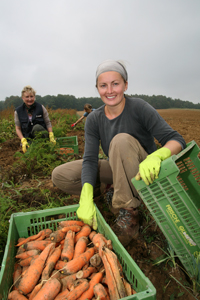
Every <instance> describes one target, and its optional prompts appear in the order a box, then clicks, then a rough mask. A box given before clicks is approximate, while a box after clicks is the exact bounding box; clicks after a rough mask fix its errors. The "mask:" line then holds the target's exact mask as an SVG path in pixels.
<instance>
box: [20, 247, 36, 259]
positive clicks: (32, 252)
mask: <svg viewBox="0 0 200 300" xmlns="http://www.w3.org/2000/svg"><path fill="white" fill-rule="evenodd" d="M37 254H39V250H37V249H34V250H29V251H25V252H22V253H21V254H17V255H16V256H15V257H16V258H20V259H25V258H28V257H30V256H34V255H37Z"/></svg>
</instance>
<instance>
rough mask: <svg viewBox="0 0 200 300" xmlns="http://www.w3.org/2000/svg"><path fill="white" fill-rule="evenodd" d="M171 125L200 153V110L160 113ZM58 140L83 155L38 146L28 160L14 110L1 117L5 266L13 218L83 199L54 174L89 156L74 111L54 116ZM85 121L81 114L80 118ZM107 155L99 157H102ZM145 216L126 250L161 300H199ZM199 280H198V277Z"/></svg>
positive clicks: (99, 198) (100, 199) (0, 222)
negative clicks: (68, 141) (58, 183)
mask: <svg viewBox="0 0 200 300" xmlns="http://www.w3.org/2000/svg"><path fill="white" fill-rule="evenodd" d="M158 112H159V113H160V115H161V116H162V117H163V118H164V119H165V120H166V121H167V123H168V124H169V125H170V126H171V127H172V128H173V129H175V130H177V131H178V132H179V133H180V134H181V135H182V136H183V137H184V139H185V141H186V143H188V142H190V141H192V140H194V141H195V142H196V143H197V145H198V146H199V147H200V110H178V109H177V110H171V109H168V110H158ZM49 115H50V119H51V121H52V125H53V131H54V134H55V137H66V136H77V137H78V148H79V154H75V155H70V156H67V155H61V154H59V152H58V151H57V150H58V145H56V146H53V145H52V144H51V143H49V142H44V141H35V143H34V147H33V148H32V149H31V151H30V152H29V154H23V153H22V151H21V148H20V141H19V139H18V137H17V136H16V133H15V126H14V120H13V110H12V109H8V110H6V111H3V112H0V128H1V130H0V184H1V190H0V215H1V218H0V263H1V261H2V257H3V254H4V247H5V245H6V240H7V232H8V227H9V219H10V216H11V214H12V213H15V212H22V211H23V212H28V211H31V210H32V211H35V210H41V209H42V210H43V209H48V208H54V207H60V206H66V205H73V204H77V203H78V201H79V197H78V196H75V195H66V194H65V193H63V192H61V191H60V190H58V189H57V188H56V187H53V185H52V182H51V172H52V170H53V169H54V168H55V167H56V166H57V165H60V164H62V163H65V162H67V161H70V160H75V159H80V158H82V156H83V152H84V124H83V123H80V124H78V125H77V126H76V127H75V128H74V129H72V128H71V126H70V125H71V124H72V123H73V122H74V121H75V120H77V118H78V113H77V112H76V111H74V110H56V111H52V110H49ZM79 115H81V112H79ZM102 156H103V153H100V157H102ZM102 191H103V190H99V192H98V193H97V195H96V198H95V202H96V204H97V206H98V208H99V210H100V211H101V213H102V215H103V217H104V218H105V220H106V221H107V223H108V224H111V223H112V222H113V221H114V216H113V215H112V213H111V212H109V210H108V208H107V206H106V201H104V200H105V198H106V197H107V195H106V194H103V193H102ZM141 214H142V215H143V219H142V224H141V228H140V236H139V238H138V240H137V241H133V242H131V243H130V244H129V245H128V246H127V247H126V250H127V251H128V253H129V254H130V255H131V256H132V258H133V259H134V260H135V262H136V263H137V265H138V266H139V267H140V269H141V270H142V271H143V273H144V274H145V275H146V276H147V277H148V278H149V279H150V280H151V282H152V283H153V285H154V286H155V288H156V290H157V300H173V299H180V300H183V299H184V300H192V299H200V298H199V292H200V289H199V287H198V285H197V276H198V275H199V276H200V271H199V273H198V272H197V274H196V275H195V274H194V278H191V276H188V275H187V273H186V271H185V270H184V268H183V266H182V265H181V262H180V261H179V259H178V258H177V257H176V254H175V253H173V251H171V249H170V248H169V245H168V244H167V242H166V240H165V238H164V236H163V234H162V232H161V231H160V229H159V228H158V226H157V224H156V223H155V221H154V220H153V218H152V216H151V215H150V213H149V212H148V210H147V209H146V207H145V205H142V206H141ZM195 276H196V277H195Z"/></svg>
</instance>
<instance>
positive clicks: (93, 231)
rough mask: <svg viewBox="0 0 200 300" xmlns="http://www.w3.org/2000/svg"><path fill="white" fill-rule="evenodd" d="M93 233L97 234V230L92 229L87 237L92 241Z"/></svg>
mask: <svg viewBox="0 0 200 300" xmlns="http://www.w3.org/2000/svg"><path fill="white" fill-rule="evenodd" d="M95 234H97V232H96V231H95V230H92V231H91V232H90V234H89V239H90V240H91V241H92V239H93V237H94V236H95Z"/></svg>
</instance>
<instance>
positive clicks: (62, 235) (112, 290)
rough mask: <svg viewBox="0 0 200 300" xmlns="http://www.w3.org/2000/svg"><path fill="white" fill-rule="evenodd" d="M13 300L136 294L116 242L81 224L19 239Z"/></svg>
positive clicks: (101, 299)
mask: <svg viewBox="0 0 200 300" xmlns="http://www.w3.org/2000/svg"><path fill="white" fill-rule="evenodd" d="M16 246H17V247H18V251H17V254H16V262H15V265H14V273H13V285H12V287H11V288H10V290H9V294H8V300H16V299H17V300H26V299H29V300H53V299H54V300H64V299H68V300H76V299H79V300H85V299H98V300H117V299H122V298H124V297H127V296H130V295H132V294H135V293H136V292H135V291H134V290H133V288H132V287H131V285H130V283H129V282H128V281H127V280H126V279H125V277H124V275H123V270H122V266H121V264H120V262H119V260H118V258H117V256H116V254H115V253H114V251H113V247H112V242H111V240H107V239H106V238H105V236H104V235H103V234H101V233H98V232H96V231H94V230H92V228H91V227H90V226H89V225H87V224H85V223H83V222H82V221H78V220H68V221H62V222H60V223H59V227H58V229H57V230H56V231H54V232H53V231H52V230H51V229H44V230H41V231H40V232H39V233H38V234H35V235H33V236H30V237H28V238H20V239H19V240H18V244H17V245H16Z"/></svg>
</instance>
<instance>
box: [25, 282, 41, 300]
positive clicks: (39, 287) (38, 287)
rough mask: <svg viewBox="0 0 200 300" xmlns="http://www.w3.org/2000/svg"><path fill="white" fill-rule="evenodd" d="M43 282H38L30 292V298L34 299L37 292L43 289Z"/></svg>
mask: <svg viewBox="0 0 200 300" xmlns="http://www.w3.org/2000/svg"><path fill="white" fill-rule="evenodd" d="M42 285H43V282H40V283H38V284H37V285H36V286H35V287H34V289H33V290H32V292H31V293H30V296H29V298H28V299H29V300H33V299H34V297H35V296H36V295H37V293H38V292H39V291H40V290H41V288H42Z"/></svg>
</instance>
